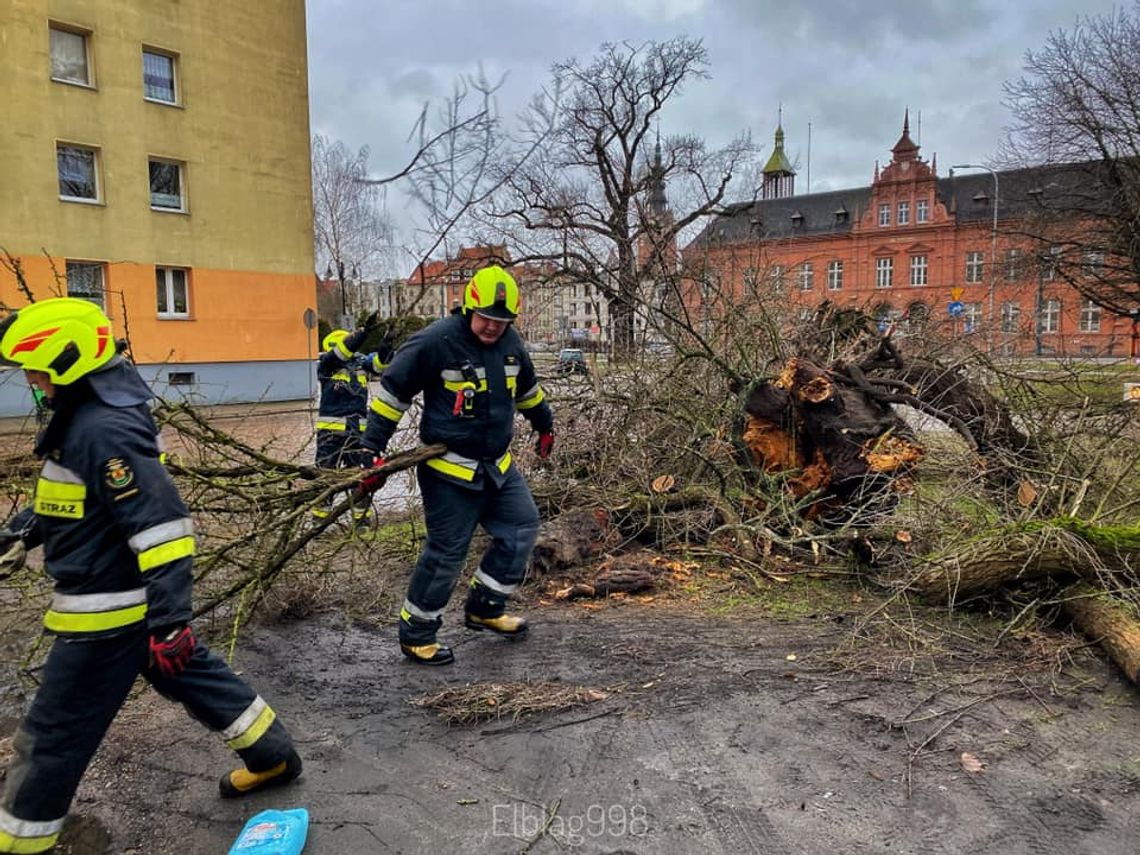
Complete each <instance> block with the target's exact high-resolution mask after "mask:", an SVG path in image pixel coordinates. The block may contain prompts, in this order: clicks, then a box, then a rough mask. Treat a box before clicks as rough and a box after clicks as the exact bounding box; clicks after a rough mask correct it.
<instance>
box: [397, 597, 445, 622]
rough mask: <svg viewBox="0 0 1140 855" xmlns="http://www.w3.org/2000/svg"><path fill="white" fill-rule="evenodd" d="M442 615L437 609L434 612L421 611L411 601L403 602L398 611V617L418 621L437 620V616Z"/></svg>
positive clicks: (440, 610) (441, 611) (441, 610)
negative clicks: (413, 618) (412, 618)
mask: <svg viewBox="0 0 1140 855" xmlns="http://www.w3.org/2000/svg"><path fill="white" fill-rule="evenodd" d="M442 614H443V609H437V610H436V611H434V612H429V611H426V610H424V609H421V608H420V607H419V606H417V605H416V604H415V603H413V602H412V601H411V600H404V605H403V607H402V608H401V609H400V617H416V618H419V619H420V620H439V616H440V615H442Z"/></svg>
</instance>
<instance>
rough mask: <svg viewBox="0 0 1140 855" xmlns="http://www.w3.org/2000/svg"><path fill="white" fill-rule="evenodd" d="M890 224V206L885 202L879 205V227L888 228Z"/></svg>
mask: <svg viewBox="0 0 1140 855" xmlns="http://www.w3.org/2000/svg"><path fill="white" fill-rule="evenodd" d="M890 224H891V206H890V205H888V204H887V203H886V202H881V203H880V204H879V225H880V226H889V225H890Z"/></svg>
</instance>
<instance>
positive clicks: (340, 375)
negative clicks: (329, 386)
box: [329, 371, 352, 383]
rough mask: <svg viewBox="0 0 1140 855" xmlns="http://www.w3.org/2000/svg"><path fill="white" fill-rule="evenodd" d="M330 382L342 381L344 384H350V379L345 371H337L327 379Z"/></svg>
mask: <svg viewBox="0 0 1140 855" xmlns="http://www.w3.org/2000/svg"><path fill="white" fill-rule="evenodd" d="M329 379H330V380H343V381H344V382H345V383H351V382H352V377H350V376H349V373H348V372H347V371H338V372H337V373H336V374H333V375H331V376H330V377H329Z"/></svg>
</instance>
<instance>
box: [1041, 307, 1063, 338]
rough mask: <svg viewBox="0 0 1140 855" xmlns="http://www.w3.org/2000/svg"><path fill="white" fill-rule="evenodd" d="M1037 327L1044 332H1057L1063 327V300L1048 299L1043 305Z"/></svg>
mask: <svg viewBox="0 0 1140 855" xmlns="http://www.w3.org/2000/svg"><path fill="white" fill-rule="evenodd" d="M1037 327H1038V329H1040V330H1041V332H1043V333H1055V332H1057V331H1058V330H1059V329H1061V301H1060V300H1046V301H1045V302H1044V303H1042V305H1041V316H1040V317H1039V318H1038V319H1037Z"/></svg>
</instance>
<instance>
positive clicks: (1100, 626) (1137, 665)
mask: <svg viewBox="0 0 1140 855" xmlns="http://www.w3.org/2000/svg"><path fill="white" fill-rule="evenodd" d="M1065 611H1066V612H1067V613H1068V615H1069V616H1070V617H1071V618H1072V619H1073V624H1074V625H1075V626H1076V627H1077V629H1079V630H1080V631H1081V632H1082V633H1083V634H1084V635H1085V636H1087V637H1088V638H1090V639H1092V640H1094V641H1096V642H1098V643H1099V644H1100V646H1101V647H1103V648H1104V649H1105V651H1106V652H1107V653H1108V655H1109V656H1110V657H1111V658H1112V661H1113V662H1115V663H1116V664H1117V666H1118V667H1119V668H1120V670H1122V671H1123V672H1124V673H1125V674H1126V675H1127V676H1128V679H1129V680H1131V681H1132V682H1133V683H1140V620H1137V616H1136V612H1135V610H1134V609H1132V608H1131V607H1130V606H1128V604H1126V603H1123V602H1120V601H1119V600H1116V599H1114V598H1113V597H1112V596H1111V595H1110V594H1109V593H1108V592H1107V591H1103V590H1100V589H1098V588H1095V587H1093V586H1092V585H1089V584H1087V583H1083V582H1082V583H1078V584H1076V585H1073V586H1071V587H1069V588H1067V589H1066V590H1065Z"/></svg>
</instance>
